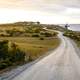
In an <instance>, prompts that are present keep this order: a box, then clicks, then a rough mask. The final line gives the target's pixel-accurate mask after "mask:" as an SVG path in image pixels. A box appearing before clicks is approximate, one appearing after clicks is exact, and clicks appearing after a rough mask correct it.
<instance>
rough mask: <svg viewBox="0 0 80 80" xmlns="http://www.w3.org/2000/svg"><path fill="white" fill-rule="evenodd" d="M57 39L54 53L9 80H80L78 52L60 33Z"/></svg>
mask: <svg viewBox="0 0 80 80" xmlns="http://www.w3.org/2000/svg"><path fill="white" fill-rule="evenodd" d="M59 37H60V39H61V45H60V46H59V47H58V48H57V49H56V50H55V51H53V52H52V53H51V54H50V55H48V56H46V57H45V58H43V59H41V60H40V61H39V62H37V63H35V64H34V65H33V66H31V67H30V68H28V69H25V70H24V71H23V72H21V73H20V74H19V75H17V76H15V77H14V78H12V79H10V80H80V57H79V55H78V54H80V52H79V51H77V48H75V46H74V45H73V43H72V41H71V40H70V39H68V38H66V37H64V36H62V33H60V34H59ZM5 80H7V79H5Z"/></svg>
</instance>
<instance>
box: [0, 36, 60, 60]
mask: <svg viewBox="0 0 80 80" xmlns="http://www.w3.org/2000/svg"><path fill="white" fill-rule="evenodd" d="M0 40H9V41H11V42H15V43H16V44H17V45H18V47H19V48H20V49H21V50H23V51H25V52H26V56H27V55H30V56H31V59H32V60H35V59H36V58H37V57H39V56H41V55H43V54H44V53H45V52H47V51H48V50H50V49H54V48H56V47H57V46H58V45H59V43H60V41H59V39H58V38H45V39H44V40H40V39H39V38H31V37H0Z"/></svg>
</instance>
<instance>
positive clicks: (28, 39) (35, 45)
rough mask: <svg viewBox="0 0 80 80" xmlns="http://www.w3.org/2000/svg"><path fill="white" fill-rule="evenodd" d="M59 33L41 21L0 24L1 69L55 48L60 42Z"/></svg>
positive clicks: (35, 57)
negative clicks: (47, 27)
mask: <svg viewBox="0 0 80 80" xmlns="http://www.w3.org/2000/svg"><path fill="white" fill-rule="evenodd" d="M57 34H58V33H57V32H55V31H49V30H45V29H44V26H43V25H42V24H39V23H37V24H36V23H33V24H32V23H29V24H28V23H27V22H20V23H13V24H2V25H0V42H1V44H0V46H1V47H0V61H1V62H0V70H2V69H3V70H4V69H6V68H9V67H13V66H17V65H20V64H24V63H25V62H26V63H27V62H30V61H34V60H36V59H37V58H39V57H40V56H42V55H45V54H46V52H48V51H49V50H54V49H55V48H57V47H58V46H59V44H60V39H59V38H58V36H57ZM5 42H6V43H5ZM2 44H3V46H2ZM4 66H5V67H4Z"/></svg>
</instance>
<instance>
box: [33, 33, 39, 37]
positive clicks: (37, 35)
mask: <svg viewBox="0 0 80 80" xmlns="http://www.w3.org/2000/svg"><path fill="white" fill-rule="evenodd" d="M32 37H40V35H39V34H33V35H32Z"/></svg>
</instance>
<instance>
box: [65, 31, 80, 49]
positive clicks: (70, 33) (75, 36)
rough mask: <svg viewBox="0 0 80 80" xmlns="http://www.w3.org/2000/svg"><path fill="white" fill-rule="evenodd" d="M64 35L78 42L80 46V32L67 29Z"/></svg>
mask: <svg viewBox="0 0 80 80" xmlns="http://www.w3.org/2000/svg"><path fill="white" fill-rule="evenodd" d="M63 35H64V36H67V37H70V38H71V39H73V40H74V41H75V43H76V44H77V46H78V47H79V48H80V32H76V31H70V30H68V31H65V32H64V34H63Z"/></svg>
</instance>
